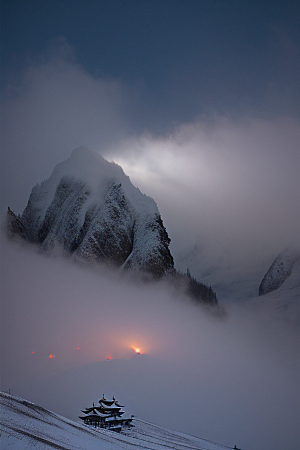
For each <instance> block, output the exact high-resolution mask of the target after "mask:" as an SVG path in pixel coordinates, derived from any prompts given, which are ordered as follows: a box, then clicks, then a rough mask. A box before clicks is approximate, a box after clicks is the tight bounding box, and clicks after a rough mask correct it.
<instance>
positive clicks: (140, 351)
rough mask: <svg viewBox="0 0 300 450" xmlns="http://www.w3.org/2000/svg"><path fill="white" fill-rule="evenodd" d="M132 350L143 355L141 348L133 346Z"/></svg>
mask: <svg viewBox="0 0 300 450" xmlns="http://www.w3.org/2000/svg"><path fill="white" fill-rule="evenodd" d="M131 348H132V350H134V351H135V353H137V354H138V355H141V354H142V350H141V348H140V347H136V346H135V345H132V346H131Z"/></svg>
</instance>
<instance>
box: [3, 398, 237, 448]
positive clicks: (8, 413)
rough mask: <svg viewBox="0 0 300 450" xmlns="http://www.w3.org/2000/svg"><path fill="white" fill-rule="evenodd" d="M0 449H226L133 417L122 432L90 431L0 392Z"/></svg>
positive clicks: (84, 426) (91, 429) (34, 405)
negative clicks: (130, 426)
mask: <svg viewBox="0 0 300 450" xmlns="http://www.w3.org/2000/svg"><path fill="white" fill-rule="evenodd" d="M0 402H1V403H0V406H1V418H0V430H1V436H0V447H1V449H3V450H9V449H12V450H31V449H32V448H35V449H36V450H45V449H53V448H55V449H59V450H119V449H132V448H136V449H139V448H140V449H149V450H163V449H165V450H166V449H168V448H169V449H174V450H189V449H190V450H228V449H229V448H230V447H227V446H224V445H221V444H217V443H214V442H210V441H207V440H204V439H199V438H196V437H193V436H189V435H187V434H183V433H178V432H175V431H171V430H168V429H165V428H162V427H159V426H157V425H154V424H151V423H149V422H145V421H143V420H140V419H137V418H134V421H133V423H134V428H132V429H129V430H127V431H125V432H124V433H115V432H113V431H109V430H105V429H97V430H95V429H93V428H91V427H89V426H86V425H81V424H78V423H76V422H73V421H71V420H68V419H66V418H64V417H62V416H59V415H58V414H55V413H53V412H51V411H48V410H47V409H45V408H42V407H41V406H38V405H36V404H34V403H31V402H28V401H27V400H24V399H21V398H18V397H13V396H12V395H9V394H6V393H3V392H1V393H0Z"/></svg>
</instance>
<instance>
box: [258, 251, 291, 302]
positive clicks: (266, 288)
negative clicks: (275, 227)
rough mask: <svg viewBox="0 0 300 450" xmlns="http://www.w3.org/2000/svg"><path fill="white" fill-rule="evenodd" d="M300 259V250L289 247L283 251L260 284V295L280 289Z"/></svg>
mask: <svg viewBox="0 0 300 450" xmlns="http://www.w3.org/2000/svg"><path fill="white" fill-rule="evenodd" d="M298 261H300V251H299V250H296V249H294V248H288V249H285V250H284V251H282V252H281V253H280V254H279V255H278V256H277V257H276V258H275V260H274V262H273V263H272V264H271V266H270V268H269V270H268V271H267V273H266V274H265V276H264V278H263V280H262V282H261V283H260V286H259V295H265V294H268V293H269V292H272V291H275V290H276V289H278V288H279V287H280V286H281V285H282V284H283V283H284V282H285V280H286V279H287V278H288V277H289V276H290V275H291V274H292V272H293V269H294V266H295V264H296V263H297V262H298Z"/></svg>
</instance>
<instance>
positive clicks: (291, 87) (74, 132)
mask: <svg viewBox="0 0 300 450" xmlns="http://www.w3.org/2000/svg"><path fill="white" fill-rule="evenodd" d="M299 22H300V3H299V1H292V0H289V1H276V0H274V1H255V0H251V1H250V0H249V1H240V0H231V1H225V0H220V1H218V0H203V1H201V0H152V1H151V0H126V1H125V0H123V1H121V0H109V1H108V0H107V1H103V0H97V1H96V0H95V1H92V0H85V1H83V0H51V1H49V2H41V1H35V0H27V1H21V0H20V1H19V0H1V98H2V101H1V103H2V107H1V217H2V218H3V216H4V213H5V211H6V209H7V206H10V207H11V208H12V209H13V210H14V211H15V212H16V213H22V212H23V210H24V208H25V206H26V203H27V201H28V197H29V195H30V192H31V189H32V187H33V186H34V185H35V184H36V183H40V182H41V181H42V180H44V179H46V178H48V177H49V176H50V174H51V172H52V170H53V168H54V166H55V165H56V164H57V163H58V162H61V161H63V160H65V159H67V158H68V157H69V156H70V155H71V152H72V150H73V149H74V148H77V147H79V146H85V147H87V148H90V149H92V150H94V151H96V152H99V153H100V154H102V155H103V156H104V157H105V158H107V159H108V160H109V161H112V160H113V161H115V162H117V163H119V164H120V165H121V166H122V167H123V169H124V171H125V173H126V174H127V175H129V176H130V178H131V180H132V182H133V184H135V185H136V186H138V187H139V188H140V189H141V190H142V192H144V193H146V194H147V195H150V196H152V197H153V198H154V199H155V201H156V203H157V204H158V207H159V210H160V212H161V215H162V218H163V221H164V224H165V225H166V228H167V231H168V233H169V235H170V237H171V239H172V242H171V250H172V252H173V254H174V256H175V262H176V259H177V260H178V258H179V256H180V255H182V254H183V253H185V252H189V251H190V249H192V248H194V246H195V244H197V245H198V247H199V248H202V249H203V252H204V253H205V258H208V259H210V263H215V262H216V261H217V260H219V259H220V257H221V258H225V259H226V258H227V262H228V259H229V260H230V261H231V262H234V263H235V264H239V265H240V264H241V262H245V261H251V263H252V264H254V265H255V264H259V263H260V261H261V260H262V259H263V258H266V260H267V263H266V269H267V268H268V265H269V264H270V263H271V262H272V260H273V259H274V257H275V256H276V255H277V253H278V252H279V251H281V250H282V249H283V248H284V247H286V246H287V245H289V243H290V242H294V243H295V242H296V241H299V229H300V208H299V203H300V202H299V200H300V198H299V197H300V177H299V172H300V146H299V143H300V95H299V93H300V83H299V80H300V27H299ZM39 258H41V256H38V255H36V254H35V253H34V252H32V253H27V251H26V250H25V249H22V251H18V250H17V249H16V248H15V247H10V246H9V245H8V244H7V243H5V244H3V245H2V281H3V280H5V282H4V283H2V288H1V289H2V291H1V292H2V297H3V299H4V304H5V309H4V313H3V316H2V320H3V317H4V318H5V319H4V322H5V324H4V325H5V327H4V331H2V332H3V333H4V336H5V337H7V336H10V340H9V341H7V340H6V343H5V347H2V349H1V350H2V352H3V355H4V356H3V358H4V360H5V361H6V369H7V370H6V373H5V375H6V380H8V381H7V383H8V384H5V389H7V388H8V387H9V380H12V381H14V382H15V386H19V385H20V377H19V374H20V373H22V374H23V371H24V377H25V375H26V376H27V377H28V379H31V378H32V375H33V374H36V373H41V374H42V375H43V376H45V374H48V371H49V364H48V363H49V360H48V354H49V353H50V352H51V351H53V352H54V354H57V358H56V359H55V358H54V361H53V362H54V363H55V364H57V366H56V367H57V369H56V370H58V368H59V369H60V370H62V369H63V368H65V367H69V366H68V364H69V365H72V364H75V363H76V360H75V358H77V354H76V352H75V350H74V349H73V346H74V345H76V346H77V340H80V344H79V346H83V347H84V346H86V347H85V350H86V353H84V352H83V356H82V357H81V359H80V360H79V363H80V364H82V363H84V362H89V361H95V360H97V361H98V360H101V359H105V358H106V357H107V354H108V352H114V354H115V356H123V355H124V354H126V356H127V353H126V352H127V351H128V348H129V347H128V345H129V344H130V342H131V341H134V340H136V337H137V338H138V339H137V340H138V341H139V345H144V346H145V351H147V353H149V354H150V355H152V356H155V357H158V358H160V357H162V356H166V355H167V356H168V358H169V359H170V360H172V359H173V360H176V361H177V360H178V359H180V360H183V361H184V365H182V368H185V367H186V365H187V364H189V361H190V359H192V358H194V355H195V352H196V349H197V343H198V342H199V341H205V342H208V343H209V345H208V346H207V347H205V348H204V349H203V352H204V353H203V354H201V357H203V358H204V360H203V361H204V366H205V367H206V369H207V372H206V373H205V374H203V373H202V372H201V370H202V368H203V366H202V365H201V358H200V359H198V357H196V358H195V363H194V366H193V368H194V369H195V374H196V375H195V377H196V378H197V377H200V375H199V374H201V373H202V378H201V377H200V378H201V381H202V382H203V384H205V383H206V382H208V380H211V379H212V378H211V377H214V376H215V378H213V379H214V380H215V383H212V384H209V389H208V394H207V397H206V401H205V406H206V407H207V408H211V416H210V417H217V414H220V415H219V416H218V417H219V422H220V423H221V421H222V420H223V418H224V417H225V416H226V424H225V425H224V427H223V428H222V429H221V428H219V432H218V433H219V434H218V436H219V437H220V439H221V440H222V439H225V440H227V439H229V438H230V436H231V435H232V432H233V430H234V429H235V427H234V424H235V423H239V418H241V417H243V414H241V413H240V409H239V408H238V407H237V405H238V400H239V395H240V393H241V392H242V393H244V394H243V406H244V408H245V409H244V411H243V412H244V413H245V414H246V413H247V414H248V413H249V416H248V423H249V424H250V426H249V428H248V429H247V430H243V429H242V428H241V427H238V428H239V431H238V432H239V433H240V434H239V436H241V438H242V437H243V435H244V436H247V439H245V442H247V443H248V444H249V446H248V448H249V450H252V448H254V447H252V446H251V445H250V443H251V442H254V440H255V439H256V438H257V441H259V439H260V438H261V439H265V441H264V442H265V446H264V447H261V448H265V449H274V448H275V447H274V445H275V444H276V442H279V444H278V445H279V447H278V448H279V449H280V448H283V445H284V444H283V442H284V437H285V436H286V435H289V436H291V443H293V440H294V441H296V440H297V436H296V431H295V430H296V427H295V426H294V422H291V421H290V420H289V417H288V416H286V415H285V414H284V420H283V418H282V415H281V414H280V413H279V412H280V411H286V410H287V409H289V410H290V411H291V412H292V413H293V418H295V417H297V414H298V413H299V407H298V406H297V405H299V402H298V403H297V395H298V394H299V385H298V384H297V379H298V378H297V374H298V373H299V367H298V362H299V355H297V353H296V350H295V349H294V348H293V342H295V341H294V334H293V333H294V331H293V332H292V334H291V335H290V334H289V333H286V329H284V330H282V329H281V328H280V329H278V328H277V325H278V324H277V325H276V324H273V323H272V324H271V323H270V322H268V319H266V322H263V323H261V322H260V323H259V324H257V322H256V319H257V318H253V317H254V316H252V315H251V317H250V319H249V318H247V319H245V317H246V316H247V314H245V312H244V311H243V310H241V311H238V312H234V311H233V312H232V314H231V316H230V317H231V318H230V321H231V322H226V325H224V326H222V328H219V327H217V326H216V324H215V323H213V324H212V322H207V321H206V320H205V319H203V317H201V318H199V320H200V322H199V323H201V324H202V326H203V332H202V331H201V329H200V330H198V322H197V321H196V320H195V316H196V314H195V311H194V310H191V309H188V310H183V309H182V308H181V306H178V305H177V306H176V308H175V307H174V310H173V313H172V314H173V315H171V318H170V317H169V308H170V304H171V303H172V301H173V300H172V299H170V294H169V293H166V291H165V290H164V289H162V290H160V291H157V292H156V291H155V292H153V291H152V290H151V289H152V288H151V287H149V286H148V288H147V290H146V291H143V294H142V295H141V297H142V298H143V301H142V304H141V306H140V305H139V304H138V305H135V300H133V299H135V298H139V295H140V290H139V289H140V287H138V288H136V287H132V286H130V285H129V284H128V280H127V281H124V280H123V281H120V282H119V284H118V283H114V282H113V281H111V280H110V278H109V277H107V274H102V275H99V277H100V278H99V279H98V281H96V278H95V274H90V275H87V273H85V272H84V274H83V275H82V283H80V282H79V281H80V279H81V278H80V277H81V275H79V273H81V272H80V271H79V272H77V270H78V268H77V269H74V268H73V267H71V266H68V264H67V263H65V262H64V263H63V262H61V261H54V262H53V263H52V262H50V261H48V260H47V259H46V260H44V259H43V263H42V262H41V260H40V259H39ZM74 270H75V271H76V273H75V272H74ZM17 274H18V275H17ZM263 275H264V273H262V276H263ZM35 277H36V278H35ZM53 280H55V282H54V281H53ZM70 286H72V289H71V290H70ZM100 290H102V293H103V298H104V300H103V302H104V303H102V306H103V308H104V311H103V309H101V308H100V306H99V305H100V303H99V304H98V303H97V301H98V292H99V291H100ZM111 292H113V293H114V297H113V303H112V304H111V303H110V300H111V298H112V296H111ZM158 292H159V293H158ZM86 293H88V295H87V298H86V303H82V301H83V300H82V299H83V297H84V296H85V294H86ZM121 297H122V298H121ZM153 298H155V302H156V303H155V305H154V304H153V309H152V308H149V304H148V301H149V302H151V301H152V302H153ZM41 299H42V301H41ZM116 299H117V300H116ZM123 300H125V302H128V304H129V305H130V309H129V311H127V309H126V308H124V310H123V309H122V308H120V305H119V303H118V302H119V301H123ZM114 302H115V303H114ZM157 302H161V304H160V305H159V306H158V305H157ZM27 305H28V306H29V307H28V308H27ZM85 305H86V306H85ZM52 306H53V308H52ZM98 308H100V310H101V311H100V310H99V309H98ZM135 308H136V311H135ZM160 308H161V309H160ZM76 311H77V312H76ZM91 311H92V312H91ZM95 311H96V312H97V313H98V315H102V316H101V320H103V321H104V317H105V318H106V319H107V320H111V317H112V316H113V315H114V314H116V311H118V314H117V317H116V323H117V324H118V326H119V327H120V329H121V330H122V331H123V335H122V339H120V340H117V341H118V342H112V341H109V342H107V341H105V345H100V346H99V348H98V347H97V345H96V344H95V341H96V342H97V339H98V338H99V336H98V334H97V332H95V329H96V328H97V323H96V318H97V317H98V315H97V314H95ZM133 311H135V313H133ZM184 311H186V312H184ZM14 314H15V315H14ZM197 314H198V313H197ZM251 314H252V313H251ZM6 317H7V320H6ZM157 317H159V320H158V321H157V328H156V330H155V333H153V323H155V321H156V320H157ZM170 319H171V320H170ZM252 319H253V320H252ZM183 322H184V323H185V327H182V324H183ZM137 323H138V324H139V326H138V327H136V324H137ZM166 323H167V326H165V324H166ZM53 324H55V325H53ZM189 327H190V329H189ZM280 327H281V325H280ZM200 328H201V327H200ZM82 329H84V330H87V329H89V331H88V333H87V334H83V333H82ZM103 329H104V330H105V331H106V329H105V327H104V325H103ZM133 329H134V330H135V331H134V336H132V335H130V333H131V332H132V330H133ZM78 330H79V331H78ZM141 330H142V331H141ZM245 330H246V333H244V331H245ZM108 331H109V330H108ZM95 333H96V334H95ZM154 335H155V336H154ZM95 336H96V338H95ZM101 336H102V335H101V333H100V338H101ZM124 336H125V338H126V339H125V341H126V342H124ZM153 336H154V337H153ZM276 336H277V337H276ZM275 337H276V338H275ZM100 338H99V340H101V339H100ZM91 341H92V342H93V345H91ZM129 341H130V342H129ZM159 341H161V342H162V344H161V345H160V342H159ZM262 342H263V344H262ZM174 343H175V344H176V345H174ZM235 343H237V344H236V345H234V344H235ZM268 345H270V347H268ZM126 346H127V347H126ZM71 347H72V349H73V350H74V352H73V353H72V356H71V353H70V348H71ZM125 348H126V349H127V350H125ZM187 348H189V349H190V350H189V352H187V353H186V356H184V355H185V352H186V349H187ZM279 348H280V351H279V352H278V349H279ZM231 349H232V351H231ZM33 350H34V351H36V353H37V354H38V358H40V359H38V361H39V362H40V363H36V362H35V363H34V364H33V363H32V362H31V361H30V363H29V362H27V358H28V356H29V355H30V356H31V351H33ZM45 355H46V356H45ZM75 355H76V356H75ZM211 355H214V356H213V357H212V356H211ZM222 355H223V356H222ZM267 355H269V356H267ZM43 358H44V360H43ZM222 358H223V359H222ZM297 358H298V359H297ZM42 360H43V362H41V361H42ZM241 360H242V366H243V373H242V374H239V373H237V372H236V368H237V367H239V366H240V361H241ZM77 362H78V361H77ZM269 363H270V364H269ZM39 364H40V365H39ZM20 367H22V372H20V371H19V368H20ZM250 367H252V368H253V372H252V371H251V370H250ZM39 371H40V372H39ZM50 372H51V371H49V373H50ZM191 373H192V371H191ZM14 376H15V377H16V380H13V377H14ZM192 379H193V380H194V384H193V383H191V385H192V386H195V385H196V384H197V383H196V381H195V379H194V378H193V376H192V375H191V380H192ZM224 380H225V381H226V389H225V388H224V389H223V384H222V383H223V382H224ZM241 380H242V381H241ZM259 380H262V384H261V385H260V387H259V389H258V391H257V390H256V388H257V386H258V383H259ZM269 380H271V381H269ZM18 383H19V384H18ZM239 383H241V384H240V385H239V388H238V389H237V390H236V386H237V385H238V384H239ZM272 383H273V384H272ZM272 385H273V386H274V389H273V388H270V386H272ZM12 386H13V383H12ZM248 386H252V391H251V394H249V393H248V391H247V388H248ZM287 386H289V387H290V388H289V389H288V388H287ZM265 391H266V392H267V402H265V401H264V398H265V397H264V393H263V392H265ZM161 392H162V391H161ZM170 392H171V391H170ZM214 392H217V394H216V393H214ZM253 392H255V393H256V395H257V397H256V398H255V399H254V400H253V401H252V399H251V396H252V393H253ZM32 393H33V391H31V394H32ZM227 393H228V394H227ZM17 394H18V395H22V390H20V391H18V392H17ZM101 394H102V392H101ZM173 394H174V392H173V391H172V395H173ZM189 395H190V398H192V395H193V392H192V389H191V390H190V391H189ZM198 395H199V401H200V400H201V396H203V395H205V393H204V392H201V395H200V394H199V393H198ZM226 396H227V398H225V397H226ZM230 396H231V398H230ZM170 398H171V394H170ZM220 398H222V402H221V403H219V400H220ZM272 398H273V399H274V398H275V400H274V401H275V403H276V408H273V403H272ZM231 399H232V401H231ZM126 400H127V399H125V401H126ZM249 404H250V406H249ZM84 406H87V405H82V407H84ZM228 409H229V410H233V409H234V412H233V413H232V414H233V416H232V417H233V419H232V420H233V422H232V421H231V419H230V417H229V416H228ZM220 411H221V412H220ZM249 411H250V412H249ZM257 411H260V414H261V416H259V417H261V420H267V419H266V417H267V418H268V422H267V423H266V426H267V428H268V430H269V433H268V436H263V435H262V434H261V435H259V436H257V437H255V439H254V437H253V433H252V431H251V430H253V429H254V428H255V426H258V424H257V415H256V414H257ZM274 411H275V412H274ZM276 411H278V414H277V412H276ZM280 423H281V425H282V428H280ZM206 425H207V427H208V426H212V428H211V430H210V431H211V433H213V430H214V429H215V427H214V425H215V424H214V423H213V422H212V420H208V419H207V423H206ZM187 426H188V425H187ZM259 426H261V423H260V424H259ZM195 427H196V425H195ZM292 427H294V428H293V430H292V431H293V433H291V428H292ZM195 429H196V428H195ZM272 429H273V430H274V429H276V430H278V433H277V435H274V436H273V437H272V439H271V438H270V430H272ZM226 430H227V431H226ZM250 435H251V436H250ZM203 437H205V436H203ZM211 437H212V435H211ZM248 437H249V439H248ZM268 438H269V440H268ZM279 438H280V439H282V441H280V439H279ZM251 439H252V441H251ZM253 439H254V440H253ZM227 442H229V441H227ZM224 443H225V442H224ZM233 444H234V442H233ZM255 444H256V447H255V448H258V446H257V442H255ZM245 448H246V447H245Z"/></svg>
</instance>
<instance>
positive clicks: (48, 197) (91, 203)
mask: <svg viewBox="0 0 300 450" xmlns="http://www.w3.org/2000/svg"><path fill="white" fill-rule="evenodd" d="M8 232H9V234H10V235H11V236H12V235H16V234H17V235H20V236H21V237H22V238H24V239H26V240H29V241H30V242H34V243H37V244H39V245H40V246H41V248H42V249H43V250H46V251H48V252H51V251H52V250H53V249H55V248H60V249H62V250H63V251H64V252H67V253H71V254H72V255H73V256H74V257H75V258H78V259H81V260H82V259H83V260H85V261H97V262H99V261H105V262H109V263H113V264H115V265H117V266H122V265H124V267H125V268H137V269H139V270H142V271H146V272H150V273H151V274H153V275H154V276H155V277H160V276H162V275H164V274H165V273H166V272H168V271H172V270H173V269H174V262H173V257H172V255H171V253H170V250H169V243H170V239H169V237H168V234H167V232H166V229H165V227H164V225H163V222H162V220H161V217H160V214H159V210H158V207H157V205H156V203H155V202H154V200H153V199H152V198H150V197H148V196H146V195H144V194H142V193H141V191H140V190H139V189H138V188H136V187H135V186H133V184H132V183H131V181H130V179H129V177H128V176H126V175H125V174H124V172H123V169H122V168H121V167H120V166H118V165H117V164H115V163H110V162H108V161H106V160H105V159H104V158H103V157H102V156H100V155H98V154H97V153H94V152H92V151H91V150H88V149H86V148H84V147H79V148H77V149H75V150H74V151H73V152H72V154H71V156H70V157H69V158H68V159H67V160H66V161H63V162H61V163H59V164H57V165H56V167H55V168H54V170H53V172H52V174H51V176H50V177H49V178H48V179H47V180H45V181H43V182H42V183H41V184H40V185H37V186H35V187H34V188H33V189H32V192H31V195H30V198H29V201H28V204H27V206H26V208H25V210H24V212H23V214H22V216H21V217H20V216H19V217H16V216H15V215H14V213H12V211H10V210H9V213H8Z"/></svg>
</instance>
